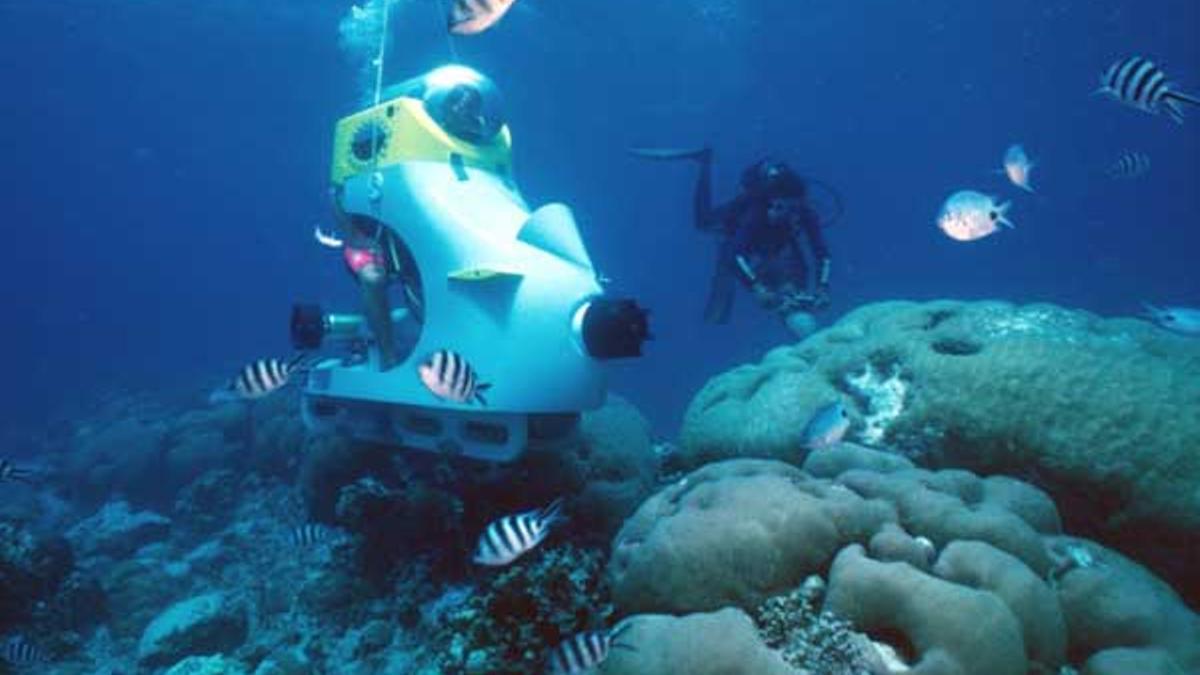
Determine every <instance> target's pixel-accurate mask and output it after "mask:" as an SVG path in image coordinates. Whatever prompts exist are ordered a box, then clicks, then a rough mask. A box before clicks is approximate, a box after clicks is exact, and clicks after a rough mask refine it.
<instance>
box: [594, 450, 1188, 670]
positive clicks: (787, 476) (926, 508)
mask: <svg viewBox="0 0 1200 675" xmlns="http://www.w3.org/2000/svg"><path fill="white" fill-rule="evenodd" d="M868 547H869V550H870V553H869V554H868ZM1081 547H1082V548H1084V549H1086V552H1082V553H1081V552H1080V549H1081ZM612 550H613V552H612V558H611V561H610V563H609V569H608V572H609V577H610V579H611V582H612V586H613V598H614V603H615V607H616V610H617V615H618V616H632V617H634V618H635V619H636V618H637V617H639V616H640V615H643V614H657V613H671V614H679V615H686V614H691V613H695V612H709V611H714V610H719V609H721V608H729V607H733V608H739V609H742V610H745V611H754V610H755V608H756V607H760V608H761V607H763V606H764V605H763V603H764V602H767V604H766V605H765V607H767V608H768V609H770V608H772V607H774V608H775V610H776V613H778V608H779V607H780V606H785V607H786V606H788V602H789V601H788V599H787V597H788V596H787V595H786V594H787V593H789V592H792V591H794V590H795V589H796V588H797V587H798V586H799V585H800V582H801V581H802V580H804V579H805V578H808V577H809V576H810V575H819V576H820V577H823V578H824V579H826V580H827V584H828V592H827V594H826V596H825V598H824V603H823V607H822V610H823V611H825V612H830V613H831V614H832V615H833V616H834V617H836V618H837V619H842V620H845V621H848V622H849V623H850V624H851V625H852V626H853V628H854V630H856V631H862V632H864V633H866V634H867V635H868V636H869V637H870V638H871V640H872V641H874V642H877V643H879V644H880V647H879V648H878V649H876V650H875V651H876V652H878V655H880V656H882V655H883V654H885V653H887V654H889V657H890V655H891V654H894V656H895V658H897V659H899V661H900V662H901V663H904V664H906V667H911V668H913V669H914V671H915V672H930V673H933V672H939V673H940V672H947V673H954V672H957V673H972V674H974V675H990V674H991V673H1014V674H1021V673H1028V672H1038V673H1054V672H1057V671H1058V669H1059V668H1061V667H1063V666H1066V665H1067V664H1068V663H1080V664H1083V663H1090V661H1089V660H1090V659H1099V662H1100V663H1102V664H1103V663H1106V662H1107V661H1108V660H1110V659H1111V660H1114V661H1119V660H1120V661H1121V662H1123V660H1127V659H1141V660H1142V661H1145V662H1147V663H1149V662H1152V661H1153V660H1163V661H1164V662H1166V663H1170V664H1172V665H1173V667H1176V668H1178V669H1180V670H1181V672H1188V671H1189V669H1196V668H1198V667H1200V661H1198V660H1197V656H1196V653H1195V652H1196V649H1195V648H1194V647H1192V645H1195V644H1200V624H1197V621H1198V620H1200V619H1198V618H1197V616H1196V615H1195V614H1194V613H1193V612H1192V611H1191V610H1189V609H1188V608H1187V607H1186V606H1185V605H1183V604H1182V602H1181V601H1180V599H1179V597H1178V596H1177V595H1175V593H1174V592H1173V591H1172V590H1171V588H1170V587H1168V586H1166V585H1165V584H1163V583H1162V582H1161V581H1159V580H1157V579H1156V578H1155V577H1154V576H1153V575H1151V574H1150V573H1149V572H1147V571H1145V570H1144V569H1143V568H1141V567H1140V566H1138V565H1136V564H1135V563H1132V562H1131V561H1128V560H1126V559H1124V558H1122V557H1121V556H1119V555H1118V554H1116V553H1114V552H1111V551H1109V550H1107V549H1105V548H1104V547H1102V546H1100V545H1099V544H1095V543H1092V542H1086V541H1085V540H1080V539H1074V538H1067V537H1064V536H1063V535H1062V534H1061V530H1060V525H1059V518H1058V515H1057V513H1056V512H1055V510H1054V505H1053V502H1051V501H1050V500H1049V498H1048V497H1047V496H1046V495H1045V494H1044V493H1042V492H1040V491H1039V490H1037V489H1036V488H1034V487H1032V486H1030V485H1028V484H1024V483H1021V482H1020V481H1016V480H1014V479H1011V478H1006V477H991V478H979V477H978V476H976V475H974V474H972V473H969V472H967V471H962V470H943V471H927V470H923V469H916V468H912V467H911V465H910V464H909V463H908V462H907V461H904V460H900V461H895V460H894V459H891V458H889V456H888V455H887V454H886V453H883V452H880V451H874V450H870V449H867V448H863V447H859V446H853V445H849V444H843V445H839V446H834V447H832V448H828V449H822V450H818V451H815V452H814V453H813V454H812V455H811V456H810V457H809V458H808V460H807V462H806V465H805V470H801V469H798V468H796V467H793V466H790V465H788V464H784V463H781V462H774V461H769V460H752V459H742V460H728V461H724V462H718V463H714V464H710V465H707V466H704V467H702V468H700V469H698V470H696V471H694V472H692V473H690V474H688V475H686V476H684V477H683V478H682V479H680V481H678V482H676V483H674V484H672V485H669V486H667V487H665V488H663V489H662V490H660V491H659V493H657V494H656V495H654V496H652V497H651V498H650V499H648V500H647V501H646V502H645V503H644V504H643V505H642V506H641V507H640V508H639V509H638V511H637V513H635V514H634V516H632V517H631V518H630V519H629V520H628V521H627V522H626V524H625V526H624V527H623V528H622V530H621V532H620V533H619V534H618V535H617V537H616V538H615V539H614V541H613V549H612ZM1101 586H1103V588H1101ZM770 596H783V599H778V598H777V599H775V600H773V601H768V600H767V599H768V598H769V597H770ZM772 602H773V603H774V605H772V604H771V603H772ZM791 602H792V603H793V605H794V604H795V602H797V601H795V600H794V599H793V600H792V601H791ZM758 611H759V616H760V623H763V624H764V625H765V626H766V627H767V630H765V631H764V633H763V640H764V642H766V643H768V644H770V645H773V646H774V645H780V644H784V643H786V642H787V640H786V639H784V638H783V637H781V631H780V630H779V629H778V628H771V625H770V622H764V621H761V617H762V616H763V614H762V612H763V610H762V609H759V610H758ZM801 614H803V612H801ZM809 614H810V615H811V614H812V612H809ZM818 616H819V615H818ZM1134 624H1140V625H1139V629H1138V630H1137V631H1134V632H1131V631H1130V627H1131V626H1132V625H1134ZM1167 624H1170V625H1169V626H1168V625H1167ZM832 625H835V626H836V625H837V624H836V621H833V623H832ZM835 632H836V631H835ZM796 634H798V635H803V629H797V631H796ZM850 639H851V638H850V637H847V638H846V640H850ZM801 642H804V643H805V644H806V645H807V646H808V648H811V647H812V644H811V643H812V642H813V641H812V640H801ZM844 644H850V643H849V642H846V643H844ZM1131 648H1137V649H1136V653H1131V652H1130V651H1129V650H1130V649H1131ZM1113 649H1122V650H1124V651H1122V652H1120V653H1119V654H1108V653H1107V652H1111V651H1112V650H1113ZM870 651H871V650H865V649H860V650H859V652H858V653H859V654H865V655H866V656H870V657H872V658H874V655H871V654H870V653H869V652H870ZM804 653H807V652H804ZM791 662H792V663H793V664H799V661H797V660H795V659H793V660H791ZM851 667H852V668H853V667H857V666H851ZM1097 667H1099V666H1097ZM1105 667H1108V666H1105Z"/></svg>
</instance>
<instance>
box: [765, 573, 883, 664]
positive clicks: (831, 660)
mask: <svg viewBox="0 0 1200 675" xmlns="http://www.w3.org/2000/svg"><path fill="white" fill-rule="evenodd" d="M824 591H825V583H824V582H823V581H821V578H820V577H818V576H812V577H809V578H808V579H806V580H805V582H804V584H802V585H801V586H800V587H799V588H797V589H796V590H794V591H792V592H791V593H788V594H787V595H780V596H776V597H774V598H770V599H768V600H767V601H766V602H764V603H763V605H762V606H761V607H759V608H758V611H756V612H755V615H754V622H755V624H756V625H757V627H758V632H759V634H760V635H761V636H762V639H763V642H764V643H765V644H766V645H767V646H768V647H770V648H772V649H776V650H779V652H780V654H781V655H782V656H783V659H784V661H787V663H788V664H790V665H792V666H793V667H795V668H799V669H800V670H801V671H803V672H809V673H822V674H823V675H860V674H861V673H884V674H886V673H887V670H886V665H885V664H884V663H883V662H882V659H881V657H880V656H879V655H878V654H877V653H876V651H875V647H874V645H873V644H872V643H871V641H870V640H869V639H867V637H866V636H865V635H863V634H862V633H858V632H855V631H854V629H853V626H851V624H850V623H849V622H848V621H846V620H844V619H841V618H839V617H837V616H836V615H834V614H832V613H830V612H827V611H822V609H821V601H822V599H823V597H824Z"/></svg>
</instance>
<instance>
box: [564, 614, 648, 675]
mask: <svg viewBox="0 0 1200 675" xmlns="http://www.w3.org/2000/svg"><path fill="white" fill-rule="evenodd" d="M629 625H630V624H629V623H622V624H620V625H618V626H617V627H616V628H614V629H612V630H593V631H587V632H584V633H577V634H575V635H572V636H571V637H570V638H567V639H566V640H564V641H563V642H561V643H560V644H559V645H558V646H557V647H555V648H554V650H553V651H551V652H550V658H549V659H547V663H546V672H547V673H548V675H578V674H579V673H586V672H590V671H591V670H592V669H593V668H595V667H597V666H599V665H600V664H601V663H603V662H604V660H605V659H607V658H608V654H609V652H610V651H612V650H613V649H629V650H633V649H634V648H633V647H631V646H629V645H625V644H621V643H619V642H617V641H616V640H617V637H618V636H620V634H621V633H622V632H624V631H625V629H626V628H628V627H629Z"/></svg>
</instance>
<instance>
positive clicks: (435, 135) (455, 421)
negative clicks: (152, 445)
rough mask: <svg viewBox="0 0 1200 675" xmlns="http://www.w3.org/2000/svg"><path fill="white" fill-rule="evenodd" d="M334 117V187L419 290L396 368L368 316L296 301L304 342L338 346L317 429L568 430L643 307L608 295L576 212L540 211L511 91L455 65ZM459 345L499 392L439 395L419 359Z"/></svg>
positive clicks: (435, 434)
mask: <svg viewBox="0 0 1200 675" xmlns="http://www.w3.org/2000/svg"><path fill="white" fill-rule="evenodd" d="M464 87H466V88H468V89H469V91H468V92H467V93H469V94H470V95H471V96H473V97H475V98H476V99H477V100H476V101H475V103H476V104H477V110H475V111H474V114H475V115H476V118H475V120H474V121H475V122H477V123H478V124H476V125H474V126H475V128H474V129H472V131H471V133H465V132H463V131H461V130H458V129H456V128H455V126H454V125H453V124H450V123H449V120H448V119H447V118H446V115H447V107H448V105H449V102H450V99H451V98H452V97H453V96H455V95H456V94H458V95H461V94H462V93H463V88H464ZM377 100H379V102H378V103H376V104H374V105H371V106H370V107H368V108H366V109H364V110H361V111H359V112H356V113H354V114H352V115H349V116H348V117H345V118H344V119H342V120H340V121H339V122H337V125H336V129H335V133H334V148H333V164H332V172H331V174H332V175H331V178H332V185H333V189H332V190H331V194H332V195H333V198H334V199H335V201H336V203H335V205H334V207H335V208H336V209H340V211H341V212H342V213H343V214H345V215H347V216H351V217H354V216H357V217H359V218H370V219H372V220H373V221H375V222H376V223H377V224H378V226H379V227H380V228H381V229H380V232H381V233H382V234H383V235H384V236H383V237H382V238H381V239H380V241H382V242H386V246H385V252H386V255H387V257H388V259H389V265H390V266H391V267H392V270H393V271H394V272H396V271H399V272H400V276H401V277H402V282H401V283H402V284H403V286H404V289H405V291H406V294H407V295H408V297H409V302H408V303H407V305H408V306H407V307H406V308H404V309H397V310H395V311H393V321H394V323H395V324H396V326H397V329H398V330H397V333H398V334H406V333H407V334H408V335H409V336H410V339H409V341H408V342H409V345H408V346H409V348H408V349H407V355H405V356H404V357H403V358H402V360H401V362H400V363H399V364H398V365H397V366H395V367H393V368H390V369H387V370H381V369H380V367H379V350H378V345H377V344H376V343H375V342H374V337H373V336H372V335H371V332H370V331H369V330H368V329H367V327H366V325H365V323H366V322H365V321H364V320H363V319H362V317H361V316H359V315H347V314H326V313H324V312H323V311H322V310H321V309H320V307H319V306H317V305H297V306H296V307H295V309H294V310H293V315H292V326H291V328H292V340H293V343H294V344H295V346H296V347H297V348H300V349H304V350H313V349H317V348H319V347H321V346H322V345H325V346H330V345H331V343H332V345H333V346H338V345H340V346H342V347H343V348H345V349H344V351H346V352H348V354H347V355H345V356H338V357H331V358H324V359H322V360H320V361H318V362H316V364H315V365H314V366H312V368H311V369H310V370H309V373H308V377H307V380H306V382H305V384H304V386H303V388H302V394H301V406H302V413H303V417H304V420H305V423H306V424H307V425H308V427H309V428H310V429H314V430H319V431H327V432H334V433H340V434H345V435H348V436H351V437H354V438H358V439H364V440H372V441H377V442H383V443H388V444H396V445H400V446H403V447H405V448H414V449H420V450H429V451H434V452H442V453H448V454H454V455H463V456H468V457H474V458H478V459H484V460H491V461H511V460H513V459H515V458H517V457H518V456H519V455H520V454H521V453H522V452H523V451H524V450H525V449H526V447H528V445H529V444H530V443H531V442H537V441H538V440H539V439H543V438H546V439H552V438H553V437H556V436H561V435H563V434H565V433H568V432H569V431H570V430H571V429H572V428H573V426H574V424H575V423H576V422H577V421H578V419H579V415H580V413H581V412H583V411H586V410H590V409H594V408H597V407H599V406H601V405H602V404H603V402H604V399H605V396H606V393H607V382H606V374H605V368H604V362H605V361H606V360H609V359H614V358H625V357H633V356H640V355H641V348H642V344H643V342H644V341H645V340H647V339H649V337H650V336H649V332H648V326H647V319H646V312H645V310H643V309H642V308H640V307H639V306H638V305H637V303H636V302H635V301H633V300H630V299H623V298H613V297H609V296H607V295H605V292H604V289H603V287H602V285H601V282H600V279H599V277H598V275H597V272H596V270H595V268H594V267H593V265H592V261H591V258H590V256H589V255H588V252H587V249H586V247H585V246H584V243H583V240H582V238H581V237H580V234H579V230H578V228H577V227H576V224H575V219H574V217H573V216H572V213H571V210H570V209H569V208H568V207H567V206H565V205H563V204H558V203H551V204H547V205H545V206H542V207H541V208H538V209H537V210H534V211H531V210H530V208H529V207H528V206H527V204H526V202H525V199H524V198H523V197H522V196H521V193H520V192H519V191H518V189H517V187H516V182H515V180H514V178H513V174H512V136H511V133H510V131H509V128H508V126H507V124H506V123H505V122H504V120H503V107H502V105H501V101H500V96H499V92H498V91H497V90H496V88H495V86H494V85H493V83H492V82H491V80H489V79H488V78H486V77H485V76H483V75H482V74H480V73H478V72H477V71H474V70H472V69H469V68H466V67H463V66H458V65H451V66H443V67H441V68H438V69H435V70H433V71H431V72H429V73H426V74H425V75H422V76H420V77H416V78H413V79H411V80H408V81H406V82H404V83H402V84H400V85H398V86H395V87H391V88H389V89H388V90H386V91H385V95H384V96H382V97H378V99H377ZM443 349H444V350H452V351H453V352H455V353H457V354H461V355H463V357H464V358H465V359H467V360H468V361H469V362H470V364H471V365H472V366H473V367H474V369H475V371H476V372H477V373H478V374H479V377H480V379H481V380H486V381H487V382H489V383H491V384H492V387H491V388H490V389H489V391H488V399H489V401H488V404H487V405H486V406H482V405H480V404H478V403H472V402H466V403H458V402H454V401H448V400H443V399H439V398H436V397H435V396H434V395H433V394H432V393H431V392H430V390H429V389H427V388H426V387H425V386H424V385H423V384H422V382H421V380H420V378H419V377H418V375H417V366H418V365H419V364H420V363H422V362H423V361H424V360H425V359H426V358H427V357H428V356H429V355H430V354H432V353H434V352H435V351H437V350H443Z"/></svg>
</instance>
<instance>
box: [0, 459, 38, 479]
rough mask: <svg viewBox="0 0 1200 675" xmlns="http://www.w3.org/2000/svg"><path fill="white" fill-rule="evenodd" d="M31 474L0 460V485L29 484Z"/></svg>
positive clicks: (27, 470) (31, 477) (7, 461)
mask: <svg viewBox="0 0 1200 675" xmlns="http://www.w3.org/2000/svg"><path fill="white" fill-rule="evenodd" d="M32 479H33V472H32V471H30V470H29V469H22V468H21V467H19V466H17V465H16V464H13V463H12V462H11V461H9V460H7V459H3V458H0V483H5V482H7V483H31V482H33V481H32Z"/></svg>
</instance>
